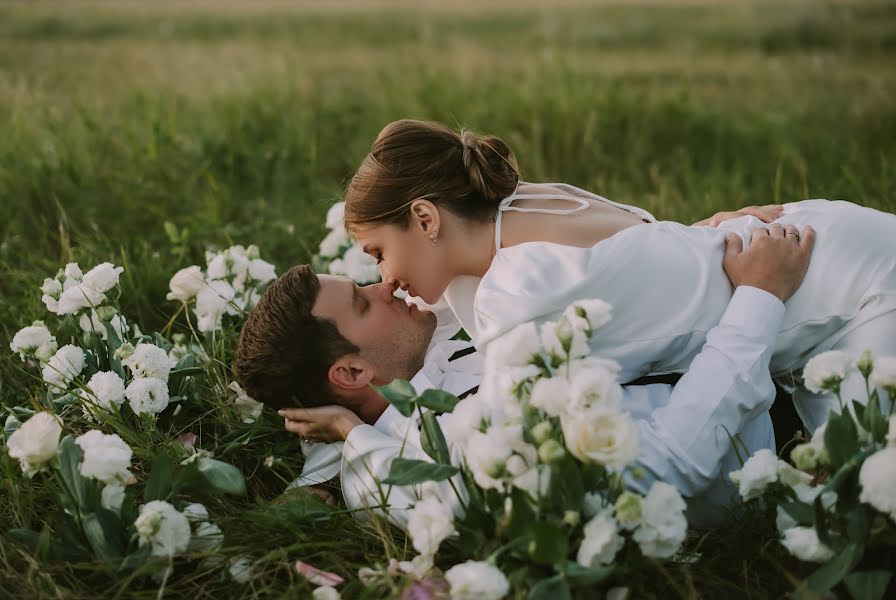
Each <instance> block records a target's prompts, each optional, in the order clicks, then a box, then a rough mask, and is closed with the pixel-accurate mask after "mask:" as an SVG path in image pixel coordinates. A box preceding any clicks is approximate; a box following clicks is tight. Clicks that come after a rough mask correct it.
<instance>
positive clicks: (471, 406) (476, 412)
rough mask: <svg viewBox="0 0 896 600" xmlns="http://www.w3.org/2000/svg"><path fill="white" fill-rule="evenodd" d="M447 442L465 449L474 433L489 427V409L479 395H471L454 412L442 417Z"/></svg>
mask: <svg viewBox="0 0 896 600" xmlns="http://www.w3.org/2000/svg"><path fill="white" fill-rule="evenodd" d="M439 424H440V425H441V426H442V431H443V433H444V435H445V440H446V441H447V442H448V443H450V444H452V445H454V446H457V447H458V448H464V447H465V446H466V443H467V440H468V439H470V435H472V433H473V432H474V431H484V430H485V428H487V427H488V425H489V415H488V409H487V407H486V405H485V403H484V402H483V401H482V398H480V397H479V395H478V394H470V395H469V396H467V397H466V398H464V399H463V400H461V401H460V402H458V403H457V404H456V405H455V406H454V410H453V411H452V412H451V413H449V414H447V415H444V416H443V417H440V423H439Z"/></svg>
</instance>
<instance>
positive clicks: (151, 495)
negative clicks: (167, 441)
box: [143, 453, 171, 502]
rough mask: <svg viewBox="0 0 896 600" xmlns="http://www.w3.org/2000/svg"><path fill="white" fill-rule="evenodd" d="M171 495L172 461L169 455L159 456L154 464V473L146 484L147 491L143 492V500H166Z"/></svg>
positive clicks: (151, 472) (152, 472) (150, 474)
mask: <svg viewBox="0 0 896 600" xmlns="http://www.w3.org/2000/svg"><path fill="white" fill-rule="evenodd" d="M170 494H171V461H170V460H169V459H168V455H167V454H164V453H162V454H159V455H158V456H156V459H155V461H154V462H153V463H152V471H150V473H149V480H148V481H147V482H146V490H145V491H144V492H143V500H144V501H145V502H150V501H152V500H166V499H167V498H168V496H169V495H170Z"/></svg>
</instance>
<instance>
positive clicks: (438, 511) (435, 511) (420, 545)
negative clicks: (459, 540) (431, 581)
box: [408, 496, 457, 556]
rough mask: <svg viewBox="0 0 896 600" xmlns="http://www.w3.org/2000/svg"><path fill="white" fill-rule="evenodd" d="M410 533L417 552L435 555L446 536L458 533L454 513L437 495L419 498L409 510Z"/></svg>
mask: <svg viewBox="0 0 896 600" xmlns="http://www.w3.org/2000/svg"><path fill="white" fill-rule="evenodd" d="M408 535H410V536H411V540H412V541H413V543H414V549H415V550H417V552H419V553H420V554H426V555H428V556H435V554H436V552H437V551H438V549H439V545H440V544H441V543H442V542H443V541H444V540H445V539H446V538H448V537H451V536H453V535H457V531H456V530H455V529H454V513H452V512H451V508H450V507H449V506H447V505H445V504H443V503H442V502H441V501H440V500H439V499H438V498H436V497H435V496H428V497H426V498H423V499H422V500H418V501H417V502H416V503H415V504H414V507H413V508H412V509H411V510H410V511H409V512H408Z"/></svg>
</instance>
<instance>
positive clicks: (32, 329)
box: [9, 321, 56, 362]
mask: <svg viewBox="0 0 896 600" xmlns="http://www.w3.org/2000/svg"><path fill="white" fill-rule="evenodd" d="M9 349H10V350H12V351H13V352H17V353H18V355H19V358H21V359H22V360H25V357H26V356H29V355H35V356H37V358H38V359H39V360H40V361H41V362H46V361H48V360H50V358H51V357H52V356H53V354H55V353H56V338H55V337H54V336H53V334H51V333H50V330H49V329H47V327H46V325H44V323H43V321H35V322H34V323H32V324H31V325H29V326H28V327H24V328H22V329H20V330H19V331H18V332H17V333H16V334H15V335H14V336H13V338H12V342H10V344H9Z"/></svg>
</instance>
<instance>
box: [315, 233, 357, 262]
mask: <svg viewBox="0 0 896 600" xmlns="http://www.w3.org/2000/svg"><path fill="white" fill-rule="evenodd" d="M349 242H350V240H349V238H348V234H347V233H346V232H345V229H343V228H342V227H340V228H338V229H334V230H333V231H331V232H330V233H328V234H327V237H325V238H324V239H323V241H321V243H320V248H319V249H318V252H320V255H321V256H322V257H324V258H332V257H335V256H339V251H340V250H341V249H342V247H343V246H347V245H348V244H349Z"/></svg>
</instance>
